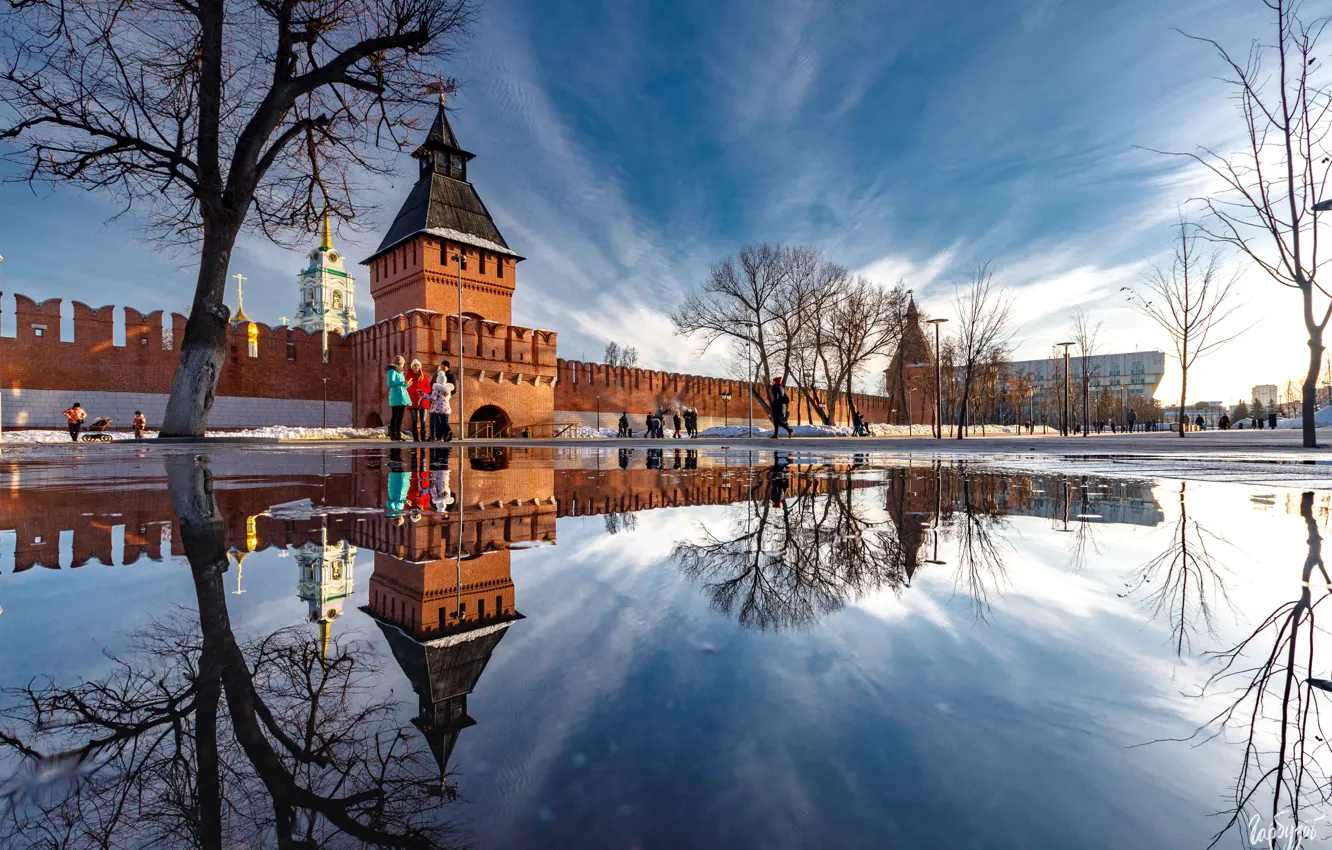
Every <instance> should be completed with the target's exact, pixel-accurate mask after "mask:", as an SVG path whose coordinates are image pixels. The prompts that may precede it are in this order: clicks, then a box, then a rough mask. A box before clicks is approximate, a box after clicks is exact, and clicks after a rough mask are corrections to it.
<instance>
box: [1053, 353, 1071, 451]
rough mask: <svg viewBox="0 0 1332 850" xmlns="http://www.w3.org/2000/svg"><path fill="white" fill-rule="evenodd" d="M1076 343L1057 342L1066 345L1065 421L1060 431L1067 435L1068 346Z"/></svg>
mask: <svg viewBox="0 0 1332 850" xmlns="http://www.w3.org/2000/svg"><path fill="white" fill-rule="evenodd" d="M1075 344H1076V343H1072V342H1056V343H1055V345H1062V346H1063V347H1064V421H1063V422H1062V423H1061V425H1062V427H1061V428H1060V431H1059V433H1060V434H1061V435H1062V436H1065V437H1067V436H1068V347H1069V346H1070V345H1075Z"/></svg>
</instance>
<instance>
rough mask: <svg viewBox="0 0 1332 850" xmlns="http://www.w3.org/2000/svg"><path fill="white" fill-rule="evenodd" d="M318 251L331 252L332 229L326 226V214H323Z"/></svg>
mask: <svg viewBox="0 0 1332 850" xmlns="http://www.w3.org/2000/svg"><path fill="white" fill-rule="evenodd" d="M319 250H321V251H332V250H333V228H332V227H330V226H329V224H328V213H327V212H325V213H324V231H323V234H322V235H321V236H320V239H319Z"/></svg>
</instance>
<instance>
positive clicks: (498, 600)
mask: <svg viewBox="0 0 1332 850" xmlns="http://www.w3.org/2000/svg"><path fill="white" fill-rule="evenodd" d="M503 613H504V595H503V594H498V595H496V596H495V614H496V615H497V616H498V615H499V614H503Z"/></svg>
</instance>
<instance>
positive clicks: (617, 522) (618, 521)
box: [603, 511, 638, 534]
mask: <svg viewBox="0 0 1332 850" xmlns="http://www.w3.org/2000/svg"><path fill="white" fill-rule="evenodd" d="M603 521H604V522H605V524H606V533H607V534H619V533H620V532H621V531H634V530H635V529H637V528H638V514H636V513H634V512H633V511H611V512H610V513H608V514H605V515H604V516H603Z"/></svg>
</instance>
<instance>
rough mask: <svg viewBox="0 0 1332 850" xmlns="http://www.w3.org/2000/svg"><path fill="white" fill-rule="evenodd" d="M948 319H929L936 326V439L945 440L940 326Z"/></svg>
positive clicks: (929, 322) (928, 321)
mask: <svg viewBox="0 0 1332 850" xmlns="http://www.w3.org/2000/svg"><path fill="white" fill-rule="evenodd" d="M946 321H948V320H947V319H929V320H927V323H928V324H931V325H934V439H936V440H942V439H943V377H942V376H941V375H940V373H939V355H940V353H941V352H940V349H939V325H942V324H943V323H944V322H946Z"/></svg>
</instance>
